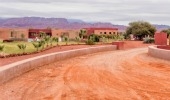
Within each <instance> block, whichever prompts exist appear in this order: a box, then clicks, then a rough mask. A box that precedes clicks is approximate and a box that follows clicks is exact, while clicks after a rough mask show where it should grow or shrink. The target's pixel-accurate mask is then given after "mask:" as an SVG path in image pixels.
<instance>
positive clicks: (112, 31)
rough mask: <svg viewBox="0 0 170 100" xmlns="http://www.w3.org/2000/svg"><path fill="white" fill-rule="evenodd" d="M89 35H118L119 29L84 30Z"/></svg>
mask: <svg viewBox="0 0 170 100" xmlns="http://www.w3.org/2000/svg"><path fill="white" fill-rule="evenodd" d="M83 30H84V31H86V33H87V35H91V34H96V35H113V34H114V35H117V34H118V28H84V29H83Z"/></svg>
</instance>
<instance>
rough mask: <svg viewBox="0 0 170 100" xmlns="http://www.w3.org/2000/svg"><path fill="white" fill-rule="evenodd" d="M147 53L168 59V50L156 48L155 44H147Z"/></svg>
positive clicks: (169, 58)
mask: <svg viewBox="0 0 170 100" xmlns="http://www.w3.org/2000/svg"><path fill="white" fill-rule="evenodd" d="M148 54H149V55H150V56H153V57H156V58H161V59H164V60H170V50H166V49H160V48H157V46H149V47H148Z"/></svg>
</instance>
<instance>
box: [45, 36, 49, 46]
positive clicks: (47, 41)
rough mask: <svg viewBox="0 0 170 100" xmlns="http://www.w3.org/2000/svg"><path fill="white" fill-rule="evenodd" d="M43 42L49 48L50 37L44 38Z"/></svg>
mask: <svg viewBox="0 0 170 100" xmlns="http://www.w3.org/2000/svg"><path fill="white" fill-rule="evenodd" d="M44 40H45V42H46V44H47V47H48V46H49V42H50V36H45V37H44Z"/></svg>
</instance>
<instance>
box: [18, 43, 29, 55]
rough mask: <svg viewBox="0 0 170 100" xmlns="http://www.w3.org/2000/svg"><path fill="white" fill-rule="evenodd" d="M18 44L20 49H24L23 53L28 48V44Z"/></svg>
mask: <svg viewBox="0 0 170 100" xmlns="http://www.w3.org/2000/svg"><path fill="white" fill-rule="evenodd" d="M17 46H18V48H19V49H20V50H22V51H23V53H25V49H26V47H27V46H26V44H18V45H17Z"/></svg>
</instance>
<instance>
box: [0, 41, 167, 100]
mask: <svg viewBox="0 0 170 100" xmlns="http://www.w3.org/2000/svg"><path fill="white" fill-rule="evenodd" d="M131 44H132V43H131ZM133 44H135V43H133ZM137 44H138V45H139V43H136V45H137ZM140 46H141V47H142V45H141V44H140V45H139V47H140ZM143 46H144V47H145V46H146V45H143ZM131 47H132V48H134V49H130V47H129V48H127V49H125V50H119V51H109V52H102V53H96V54H91V55H86V56H80V57H76V58H71V59H67V60H64V61H59V62H55V63H53V64H49V65H46V66H43V67H39V68H37V69H35V70H32V71H30V72H27V73H25V74H24V75H22V76H20V77H17V78H15V79H13V80H11V81H9V82H7V83H5V84H2V85H0V100H170V77H169V76H170V62H169V61H165V60H161V59H157V58H153V57H150V56H148V55H147V48H136V47H138V46H136V47H135V46H134V45H133V46H131Z"/></svg>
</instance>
